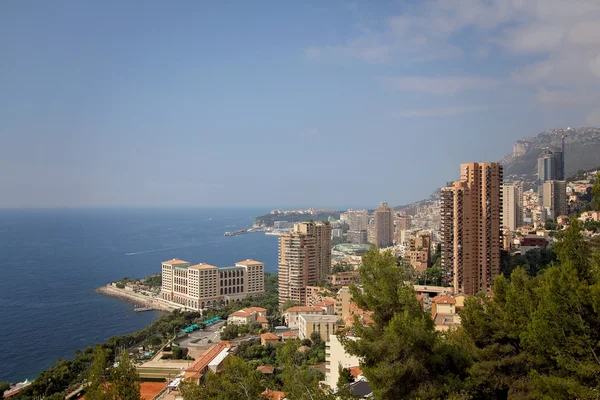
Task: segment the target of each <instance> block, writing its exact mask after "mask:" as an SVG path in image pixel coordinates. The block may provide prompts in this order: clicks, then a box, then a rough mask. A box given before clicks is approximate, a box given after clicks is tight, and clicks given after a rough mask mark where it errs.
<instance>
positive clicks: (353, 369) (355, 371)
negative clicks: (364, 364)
mask: <svg viewBox="0 0 600 400" xmlns="http://www.w3.org/2000/svg"><path fill="white" fill-rule="evenodd" d="M362 373H363V372H362V370H361V369H360V367H350V375H352V377H353V378H356V377H358V376H359V375H362Z"/></svg>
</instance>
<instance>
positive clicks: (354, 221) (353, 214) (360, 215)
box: [346, 210, 369, 231]
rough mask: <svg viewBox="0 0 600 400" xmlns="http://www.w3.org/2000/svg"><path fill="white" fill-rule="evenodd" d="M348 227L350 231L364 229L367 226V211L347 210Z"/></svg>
mask: <svg viewBox="0 0 600 400" xmlns="http://www.w3.org/2000/svg"><path fill="white" fill-rule="evenodd" d="M346 214H347V215H348V227H349V230H351V231H366V230H367V227H368V226H369V211H367V210H348V211H347V212H346Z"/></svg>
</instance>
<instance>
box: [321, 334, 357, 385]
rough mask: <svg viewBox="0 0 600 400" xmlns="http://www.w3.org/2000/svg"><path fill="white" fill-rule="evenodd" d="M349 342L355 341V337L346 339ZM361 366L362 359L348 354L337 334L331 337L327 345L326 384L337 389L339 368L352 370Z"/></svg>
mask: <svg viewBox="0 0 600 400" xmlns="http://www.w3.org/2000/svg"><path fill="white" fill-rule="evenodd" d="M346 339H349V340H355V338H353V337H346ZM358 365H360V358H358V357H357V356H354V355H351V354H349V353H348V352H346V349H345V348H344V346H342V343H341V342H340V340H339V339H338V337H337V335H336V334H331V335H329V340H328V341H327V342H326V343H325V382H326V383H327V385H328V386H329V387H330V388H332V389H335V388H336V387H337V382H338V379H339V376H340V375H339V367H340V366H341V367H342V368H348V369H349V368H351V367H356V366H358Z"/></svg>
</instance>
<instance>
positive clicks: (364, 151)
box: [0, 0, 600, 207]
mask: <svg viewBox="0 0 600 400" xmlns="http://www.w3.org/2000/svg"><path fill="white" fill-rule="evenodd" d="M284 3H285V4H284ZM295 3H296V4H291V3H290V2H279V3H273V2H262V1H256V2H243V1H231V2H196V1H179V2H162V1H144V2H141V1H127V2H118V1H105V2H78V1H56V2H34V1H18V2H0V55H1V56H0V57H1V58H2V61H1V62H0V88H1V91H0V93H1V95H0V171H1V172H0V187H1V188H2V190H1V193H2V195H1V196H0V207H45V206H49V207H57V206H58V207H65V206H66V207H81V206H93V207H102V206H111V207H112V206H149V207H154V206H279V207H289V206H324V207H325V206H331V207H346V206H368V207H374V206H376V205H377V204H378V203H379V202H380V201H388V202H389V203H391V204H404V203H407V202H410V201H414V200H419V199H421V198H425V197H428V195H429V194H430V193H431V191H432V190H433V189H435V188H436V187H438V186H440V185H443V184H444V183H445V182H446V181H449V180H452V179H456V178H457V177H458V172H459V171H458V165H459V164H460V163H461V162H468V161H495V160H498V159H500V158H501V157H502V156H503V155H505V154H506V153H508V152H510V151H511V150H512V143H513V142H514V141H515V140H516V139H518V138H521V137H523V136H532V135H535V134H537V133H538V132H540V131H542V130H545V129H550V128H559V127H566V126H575V127H579V126H599V125H600V102H599V101H598V100H600V99H599V98H598V97H599V95H598V93H600V92H599V91H598V89H599V87H598V86H599V83H600V22H599V21H600V3H599V2H597V1H595V0H593V1H591V0H590V1H588V0H581V1H571V2H565V1H556V0H543V1H533V0H532V1H528V2H522V1H517V0H515V1H508V0H507V1H490V0H459V1H444V0H437V1H398V2H394V1H385V2H383V1H377V2H367V1H364V2H361V1H356V2H346V1H343V2H342V1H339V2H336V1H327V2H324V1H312V2H311V1H306V2H295Z"/></svg>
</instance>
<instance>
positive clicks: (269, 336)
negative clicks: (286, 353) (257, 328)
mask: <svg viewBox="0 0 600 400" xmlns="http://www.w3.org/2000/svg"><path fill="white" fill-rule="evenodd" d="M278 342H279V336H277V335H276V334H274V333H272V332H267V333H263V334H261V335H260V344H261V345H263V346H267V345H269V344H275V343H278Z"/></svg>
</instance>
